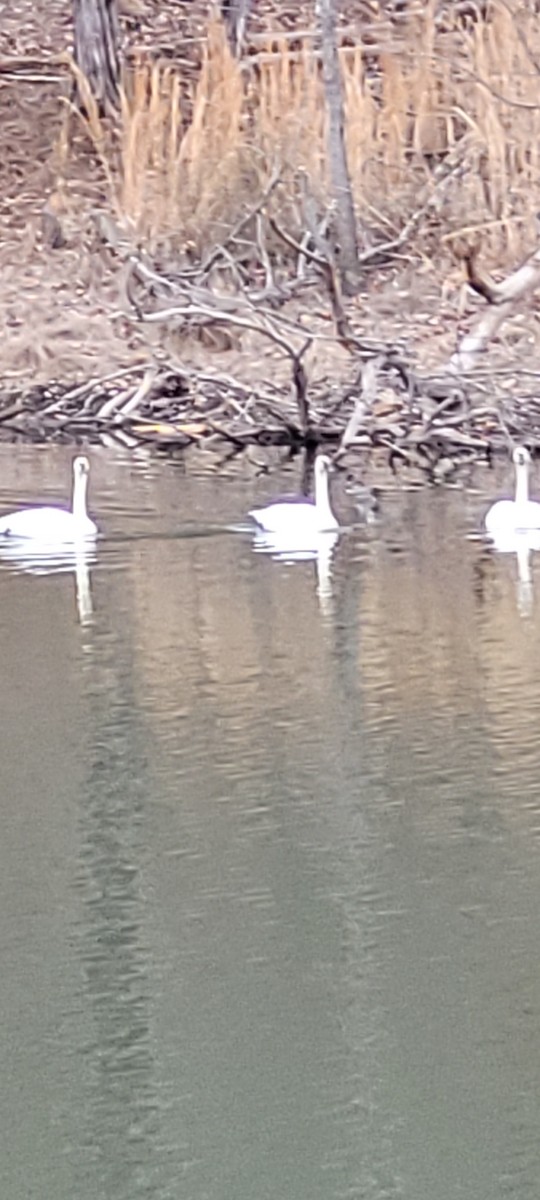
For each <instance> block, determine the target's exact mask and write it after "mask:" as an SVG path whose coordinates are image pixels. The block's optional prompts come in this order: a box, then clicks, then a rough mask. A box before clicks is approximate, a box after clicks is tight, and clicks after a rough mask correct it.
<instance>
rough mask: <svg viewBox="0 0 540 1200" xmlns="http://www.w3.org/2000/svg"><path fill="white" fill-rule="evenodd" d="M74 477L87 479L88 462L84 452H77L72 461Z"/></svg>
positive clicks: (88, 472)
mask: <svg viewBox="0 0 540 1200" xmlns="http://www.w3.org/2000/svg"><path fill="white" fill-rule="evenodd" d="M73 474H74V476H75V479H87V478H88V475H89V474H90V463H89V462H88V459H87V457H86V455H85V454H79V455H78V457H77V458H75V459H74V461H73Z"/></svg>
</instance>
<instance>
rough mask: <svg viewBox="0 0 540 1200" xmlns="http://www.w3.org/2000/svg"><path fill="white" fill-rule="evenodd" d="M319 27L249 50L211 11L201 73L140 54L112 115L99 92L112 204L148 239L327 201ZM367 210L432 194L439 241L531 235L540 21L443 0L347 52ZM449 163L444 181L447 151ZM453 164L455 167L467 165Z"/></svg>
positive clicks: (93, 130) (503, 241)
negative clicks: (446, 18)
mask: <svg viewBox="0 0 540 1200" xmlns="http://www.w3.org/2000/svg"><path fill="white" fill-rule="evenodd" d="M314 45H315V43H314V41H313V40H312V39H310V40H309V41H308V40H306V41H305V42H303V43H302V44H301V45H300V46H297V47H296V48H295V49H294V50H291V43H290V41H286V40H285V39H282V40H280V37H279V34H276V35H275V36H274V37H272V38H269V40H268V44H267V45H266V46H265V47H263V48H262V49H261V50H260V51H259V53H258V54H256V55H254V56H253V57H252V58H250V59H247V60H245V61H244V62H241V63H238V62H237V61H236V60H235V59H234V58H233V56H232V55H231V53H230V50H229V47H228V43H227V39H226V37H225V35H224V32H223V29H222V27H221V25H220V24H219V23H218V22H217V21H215V20H213V21H211V22H210V24H209V26H208V30H207V38H206V43H205V48H204V53H203V56H202V62H201V67H200V71H199V73H198V77H197V79H196V82H195V83H194V84H193V85H187V84H185V83H184V81H183V80H182V78H181V76H180V75H179V73H178V72H176V71H175V69H174V68H173V67H171V66H170V65H161V64H159V63H151V62H149V61H144V60H142V59H140V60H139V61H137V62H136V63H135V64H134V65H133V66H132V68H131V69H130V70H129V72H127V74H126V77H125V81H124V88H123V94H122V108H121V114H120V118H119V122H118V124H117V127H116V128H115V129H111V127H110V124H107V123H106V122H104V121H103V119H102V118H101V117H100V116H99V113H98V112H97V110H96V107H95V105H93V104H92V102H91V98H89V100H88V103H87V106H86V107H87V116H86V128H87V132H88V134H89V136H90V138H91V140H92V142H93V144H94V147H95V149H96V151H97V153H98V156H99V159H100V162H101V164H102V167H103V171H104V176H105V180H106V185H107V188H108V191H109V195H110V200H111V203H112V204H113V205H114V207H115V210H116V212H117V214H118V215H119V216H120V217H121V218H122V220H123V221H125V223H126V224H127V225H129V227H130V228H131V229H132V230H135V231H136V234H137V236H138V237H139V238H140V239H141V240H143V241H144V242H145V243H147V244H148V245H149V246H150V247H151V248H154V249H155V248H158V247H160V246H162V247H163V246H167V247H169V248H170V249H171V250H172V249H175V250H179V249H181V248H182V247H190V248H191V249H192V250H193V251H194V252H197V253H200V252H201V251H202V250H203V249H204V248H205V247H206V248H207V247H208V246H209V245H210V244H212V243H213V242H215V241H216V240H217V241H220V240H222V239H223V238H224V236H225V235H226V233H227V231H228V230H230V228H231V227H232V226H233V225H234V224H235V223H236V222H237V221H238V220H239V218H240V217H241V216H242V214H243V213H244V212H246V211H248V210H249V208H250V206H254V205H256V204H257V202H258V200H259V199H260V198H261V197H262V196H263V195H264V192H265V189H266V188H267V187H268V184H269V181H270V179H271V178H272V177H273V175H274V174H275V173H276V171H278V172H279V174H280V184H279V186H278V188H276V189H275V190H274V192H273V193H272V197H271V200H269V201H268V204H269V205H271V206H272V207H273V210H274V212H275V213H279V215H280V218H281V219H283V220H285V223H286V224H287V226H288V228H289V231H290V232H291V233H292V234H293V235H296V236H301V234H302V230H303V228H304V227H305V220H304V214H303V209H302V204H303V197H305V194H306V188H307V190H308V191H309V194H310V195H311V197H312V198H314V199H315V201H316V202H317V203H318V204H319V205H320V207H321V210H322V209H323V208H324V205H325V204H326V203H327V201H328V196H329V180H328V169H327V153H326V122H325V106H324V94H323V88H322V82H321V75H320V64H319V59H318V57H317V54H316V52H315V50H314ZM340 57H341V66H342V77H343V87H344V98H345V114H346V142H347V150H348V158H349V166H350V173H351V180H352V187H353V192H354V200H355V204H356V209H357V212H358V215H359V218H360V220H361V221H362V222H365V223H366V224H371V225H372V226H378V227H379V228H380V229H383V230H386V231H388V232H390V233H391V232H392V231H397V230H398V229H399V228H400V227H401V225H402V224H403V222H404V220H405V219H406V217H407V216H408V215H410V214H411V213H412V212H413V211H414V209H415V206H417V205H418V202H419V197H422V198H423V199H424V200H425V199H427V198H428V197H429V196H430V195H432V196H433V214H432V221H431V227H432V230H436V233H435V235H434V236H436V238H438V239H439V242H440V244H441V245H444V244H446V243H451V241H452V238H453V237H454V236H457V235H458V234H459V235H460V236H461V235H463V233H465V234H466V235H467V236H470V237H481V238H482V240H483V244H484V246H485V247H487V248H488V250H491V251H492V253H493V254H496V255H497V256H498V257H499V258H501V257H503V256H504V255H505V254H508V255H509V256H512V257H514V256H515V255H516V253H517V252H519V251H520V250H523V251H526V250H527V249H529V248H530V245H531V240H532V239H533V237H534V229H535V219H536V218H535V214H536V209H537V207H538V200H537V196H538V187H539V183H540V179H539V173H540V161H539V160H540V104H539V103H538V73H537V70H536V66H535V62H536V61H539V60H540V29H539V28H537V21H536V20H535V19H534V16H533V14H532V13H531V14H530V13H529V12H528V10H527V9H525V8H523V9H520V10H519V15H518V16H517V15H515V14H514V13H513V12H512V10H511V8H510V5H509V3H507V0H500V3H495V2H493V3H492V4H491V5H490V6H489V12H488V13H487V15H486V17H485V19H479V20H478V21H477V22H476V24H473V23H471V24H470V26H469V27H468V28H467V27H462V26H457V25H456V26H454V27H452V26H451V25H448V24H447V25H446V26H445V27H444V28H441V27H440V24H438V18H437V14H436V6H435V2H434V0H430V2H429V3H428V4H427V5H426V6H425V8H424V10H423V12H422V14H420V15H419V14H415V15H413V16H411V18H410V20H409V21H408V22H406V23H405V24H404V25H403V26H401V28H400V30H399V33H396V34H394V35H392V37H391V38H390V37H389V35H388V30H387V26H385V27H384V30H383V27H382V26H381V44H380V45H378V46H377V47H376V48H375V49H370V48H368V47H365V46H363V45H362V42H361V35H360V32H359V36H358V41H357V44H356V45H347V46H343V47H342V49H341V51H340ZM449 161H451V162H452V164H453V165H454V172H453V174H451V175H450V177H449V181H448V184H447V185H444V183H441V180H444V173H445V162H449ZM456 164H457V169H456ZM246 236H247V235H246Z"/></svg>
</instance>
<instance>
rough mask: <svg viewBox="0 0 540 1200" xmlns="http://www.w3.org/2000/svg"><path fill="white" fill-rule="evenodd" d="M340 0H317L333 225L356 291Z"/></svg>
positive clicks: (345, 274)
mask: <svg viewBox="0 0 540 1200" xmlns="http://www.w3.org/2000/svg"><path fill="white" fill-rule="evenodd" d="M337 3H338V0H317V17H318V22H319V34H320V39H321V54H322V68H323V82H324V91H325V97H326V110H327V116H328V157H329V160H330V177H331V181H332V192H333V198H334V204H335V214H334V226H335V230H336V235H337V241H338V243H339V257H338V258H337V262H336V266H337V267H338V270H339V274H340V278H341V285H342V287H343V290H344V292H349V293H351V292H354V291H355V290H356V287H357V284H358V274H359V268H358V249H357V244H356V218H355V214H354V204H353V198H352V190H351V180H350V176H349V168H348V165H347V153H346V150H345V136H344V123H345V122H344V112H343V95H342V89H341V74H340V69H339V57H338V48H337V36H336V7H337Z"/></svg>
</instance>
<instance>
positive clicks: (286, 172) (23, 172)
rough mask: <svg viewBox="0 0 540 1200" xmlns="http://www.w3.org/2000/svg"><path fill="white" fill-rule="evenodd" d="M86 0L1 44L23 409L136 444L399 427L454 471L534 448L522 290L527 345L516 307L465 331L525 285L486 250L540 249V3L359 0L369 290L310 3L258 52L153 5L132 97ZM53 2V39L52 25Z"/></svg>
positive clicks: (383, 438) (355, 137) (12, 401)
mask: <svg viewBox="0 0 540 1200" xmlns="http://www.w3.org/2000/svg"><path fill="white" fill-rule="evenodd" d="M66 7H67V6H66V5H63V4H61V3H60V2H58V3H57V4H54V3H53V4H51V5H49V4H47V5H45V0H42V2H41V4H33V5H30V2H29V0H21V2H20V3H19V5H18V6H17V7H16V10H14V13H13V16H12V17H11V18H10V20H11V25H12V28H13V38H12V45H11V47H9V53H8V55H7V56H6V57H5V59H4V60H3V61H0V138H1V143H0V161H1V162H2V166H1V167H0V197H1V201H2V208H1V210H0V229H1V230H2V240H3V246H2V252H1V253H2V283H1V285H0V315H1V316H3V324H4V327H5V330H6V333H5V335H4V350H3V356H2V357H3V374H4V410H3V412H2V413H1V414H0V422H1V423H2V425H3V427H4V429H6V430H7V429H11V430H13V431H14V432H16V431H21V430H23V429H25V430H28V429H31V431H32V434H33V436H37V435H45V436H66V434H68V433H70V434H73V433H77V434H80V433H81V432H82V433H85V434H88V433H91V432H99V431H100V429H102V428H103V427H104V426H105V424H107V427H109V428H110V427H111V424H112V425H114V428H115V429H116V431H117V433H119V434H120V433H121V434H122V436H123V437H124V438H128V439H129V438H131V437H134V438H141V437H143V436H144V437H146V438H148V439H157V440H159V441H160V442H161V443H162V444H165V445H180V446H182V445H186V444H192V442H194V441H195V442H197V443H198V444H200V443H208V442H212V441H213V440H215V437H216V433H219V434H220V435H221V436H223V437H225V438H226V439H227V441H228V443H229V445H230V446H231V447H233V448H240V447H241V446H243V445H245V443H246V441H250V440H265V439H266V440H268V439H270V440H272V439H274V440H280V441H292V442H293V443H294V444H297V445H299V444H301V443H302V441H305V440H306V439H307V440H308V441H310V440H311V441H318V440H321V439H327V438H331V439H332V440H333V441H334V442H335V443H339V442H340V441H341V440H342V437H343V432H344V430H345V429H346V428H347V429H348V431H349V436H348V439H347V440H348V445H349V447H351V448H353V447H358V446H361V447H369V446H371V445H372V444H379V445H383V446H387V447H388V448H389V450H391V452H392V453H393V454H394V455H397V457H398V458H399V460H400V461H403V462H417V461H419V462H425V463H426V464H427V465H428V466H429V468H430V470H432V471H435V473H436V474H437V473H439V474H440V475H442V476H444V475H445V474H446V472H447V470H452V469H453V465H454V463H455V461H456V456H457V457H458V458H459V457H460V456H466V455H468V454H478V453H479V452H483V451H487V450H488V449H489V447H490V446H491V445H492V444H493V442H495V443H497V441H499V442H503V441H505V440H508V439H511V438H512V437H515V436H519V437H520V438H522V437H524V436H526V437H528V438H529V440H530V442H531V444H532V445H534V444H535V443H536V440H537V429H536V413H537V405H536V399H535V392H536V379H537V377H538V373H539V372H540V363H539V362H538V359H537V328H536V326H537V323H536V320H535V316H534V312H532V311H529V312H528V313H526V314H525V315H524V314H523V311H519V310H522V309H523V294H522V295H520V296H519V298H518V299H519V304H516V298H515V297H514V298H513V300H512V303H511V304H510V306H509V307H507V309H505V313H504V315H505V317H509V318H510V319H509V320H508V321H507V322H506V324H505V326H504V329H503V330H502V336H503V337H504V338H505V341H504V342H503V341H499V342H498V343H496V342H495V341H494V340H492V339H493V338H494V334H495V332H496V330H497V328H498V327H499V326H500V325H501V321H500V319H498V320H494V321H493V322H492V332H490V333H489V336H487V337H484V338H483V340H482V337H480V338H477V339H476V350H475V356H474V358H473V359H472V360H471V359H467V361H466V362H465V360H464V359H463V358H462V357H461V358H460V354H459V353H457V354H456V353H455V351H456V350H459V349H460V339H461V338H462V337H463V335H464V334H465V333H466V332H467V331H468V327H469V326H470V325H471V323H472V324H473V325H474V323H475V321H476V322H477V321H478V316H476V317H474V315H473V316H472V318H469V317H467V318H465V307H464V306H465V303H466V301H467V303H468V302H469V298H470V299H471V305H472V307H474V306H476V308H478V306H480V305H484V307H485V303H486V301H487V302H488V303H489V304H491V305H493V304H497V303H499V302H500V299H497V295H496V289H495V291H493V289H492V291H491V293H490V292H489V287H488V288H487V290H486V289H484V290H483V291H482V287H481V286H480V285H479V283H478V281H479V279H480V277H481V275H482V267H481V265H480V264H484V265H485V266H486V267H487V268H489V269H490V270H498V271H499V272H501V271H503V272H504V273H508V272H509V271H510V270H512V269H513V268H515V267H516V266H517V265H519V261H520V259H523V258H526V257H529V256H531V255H533V254H534V251H535V249H536V237H537V214H536V207H537V201H536V196H537V195H538V182H539V179H538V177H539V166H540V149H539V148H540V137H539V133H540V104H539V102H538V77H539V72H540V30H539V29H538V21H537V17H536V15H535V12H534V9H533V6H532V4H530V5H529V4H528V3H526V2H525V0H521V2H520V0H489V3H488V4H486V5H484V7H483V8H482V9H481V8H480V7H478V8H477V7H476V6H474V5H472V4H471V5H469V6H464V5H450V6H447V8H446V9H445V8H444V7H441V6H440V5H435V4H434V3H433V2H432V3H428V4H427V5H423V6H421V8H419V6H416V7H415V6H414V5H413V4H412V3H411V5H410V8H409V9H408V10H405V11H404V13H403V15H402V16H401V17H400V18H399V20H398V18H397V17H394V18H392V19H390V17H389V15H388V11H387V10H385V9H384V7H382V6H380V7H379V8H377V7H376V6H375V5H373V6H372V7H371V9H370V10H369V11H370V14H371V15H370V19H369V21H368V17H367V12H368V9H367V5H366V6H364V8H362V9H361V12H360V16H358V13H359V11H360V6H358V5H356V6H355V5H352V6H351V5H349V6H348V7H346V6H343V9H344V11H343V13H342V27H341V34H340V64H341V71H342V80H343V88H344V99H345V115H346V144H347V155H348V162H349V170H350V175H351V180H352V190H353V199H354V205H355V211H356V215H357V221H358V233H359V243H360V245H359V265H360V275H361V287H360V289H359V291H358V294H357V295H356V296H355V297H353V298H351V299H347V300H346V299H344V298H343V297H342V296H341V293H340V288H339V281H338V276H337V272H336V253H337V248H336V245H335V230H334V225H333V217H332V206H331V204H330V202H329V195H330V193H329V180H328V165H327V164H328V160H327V153H326V142H325V120H326V118H325V103H324V91H323V82H322V76H321V63H320V55H319V52H318V46H317V40H316V37H315V36H314V31H315V24H314V16H313V12H312V6H311V5H310V4H307V3H306V4H304V5H302V6H301V7H300V6H299V7H298V10H297V23H296V26H295V28H294V29H292V30H291V28H290V25H291V22H290V21H289V22H280V19H279V18H280V5H279V4H276V5H275V12H273V13H272V12H269V11H268V10H267V8H265V7H264V6H263V5H261V6H260V8H259V9H258V16H257V20H256V21H254V22H253V23H252V28H251V31H250V36H248V38H247V44H246V48H245V53H244V55H243V57H242V58H240V59H235V58H234V56H233V55H232V53H231V51H230V48H229V44H228V42H227V38H226V36H225V33H224V30H223V29H222V27H221V25H220V23H219V21H218V20H217V19H216V18H214V17H212V16H211V15H210V16H209V17H206V5H201V4H197V3H195V2H194V0H193V2H192V3H191V4H189V5H186V6H185V17H184V24H183V26H182V29H181V30H180V33H179V31H178V28H177V26H178V7H177V6H175V5H173V4H171V5H168V4H167V3H166V2H165V0H164V2H163V3H161V4H160V5H159V12H158V11H157V8H156V6H155V5H152V4H151V3H150V0H137V6H136V8H135V6H134V5H133V4H132V5H131V9H130V13H129V14H128V15H127V16H124V34H125V45H124V71H123V84H122V93H121V102H120V109H119V112H118V114H117V116H116V117H115V116H111V115H107V116H104V115H103V113H102V111H101V110H100V108H99V107H98V104H97V102H96V100H95V98H94V97H93V95H92V92H91V90H90V88H89V85H88V83H87V82H86V81H85V79H84V77H83V76H82V75H81V74H80V73H79V72H78V70H77V68H76V67H75V66H74V64H73V61H72V60H71V59H70V58H69V56H68V55H67V53H66V51H67V49H68V48H69V41H68V38H69V25H68V24H67V21H66V19H65V15H66V14H65V9H66ZM281 7H283V6H281ZM255 9H256V10H257V5H255ZM45 10H47V14H48V17H47V19H48V26H47V30H48V35H49V38H50V40H49V43H48V44H46V45H43V43H42V42H41V39H40V40H39V46H38V44H37V39H36V38H34V42H35V43H36V44H33V41H32V39H31V38H30V36H29V34H28V30H29V29H30V28H31V22H32V20H34V21H35V20H36V12H37V17H38V18H39V15H40V13H41V15H42V17H43V15H44V14H45ZM51 10H52V11H51ZM21 14H22V15H21ZM25 14H26V16H25ZM355 14H356V16H355ZM162 18H163V21H164V22H165V30H166V34H165V35H164V34H163V28H164V26H163V21H162ZM25 21H26V24H25ZM187 21H190V22H191V24H190V25H188V24H187ZM263 25H266V28H263ZM25 30H26V32H27V35H28V36H27V38H26V44H25V40H24V36H23V35H24V31H25ZM173 35H174V37H175V40H174V42H173V40H172V39H173ZM180 35H181V36H180ZM179 39H180V40H179ZM165 51H167V53H165ZM74 72H75V74H76V76H77V82H78V86H79V91H80V94H81V95H82V96H83V99H84V112H80V111H78V110H77V109H76V108H75V107H74V105H73V103H72V102H71V101H70V99H69V96H70V88H71V82H72V80H73V73H74ZM70 81H71V82H70ZM466 270H468V272H469V278H470V280H471V282H472V283H473V286H475V287H476V291H477V293H478V294H480V293H481V294H482V297H483V299H482V300H478V301H476V302H475V301H474V300H473V299H472V293H471V292H469V293H468V294H467V293H466V291H465V279H466ZM533 274H534V272H533ZM535 286H536V284H535V281H533V280H532V276H531V286H530V288H528V289H526V290H525V296H527V295H528V294H529V293H530V292H532V290H533V288H534V287H535ZM516 309H518V311H516ZM499 336H501V335H500V334H499ZM480 351H481V352H482V366H481V368H480V366H479V354H480ZM452 355H453V357H452ZM374 358H376V361H377V367H378V375H377V378H376V383H375V384H374V377H373V374H372V375H371V376H370V380H369V387H368V388H367V389H366V387H365V386H364V388H363V386H362V380H363V379H364V375H363V369H364V366H365V364H366V363H367V362H369V361H370V360H372V359H374ZM464 366H466V367H467V372H464V370H463V367H464ZM471 366H474V371H472V372H471V371H470V370H469V368H470V367H471ZM120 371H121V372H122V375H121V376H119V375H118V374H117V372H120ZM127 372H129V374H127ZM105 376H106V377H107V378H106V380H105V381H103V377H105ZM111 377H113V378H111ZM89 379H90V380H91V382H90V383H89V382H88V380H89ZM118 379H120V380H121V382H120V383H118V382H117V381H118ZM364 383H365V379H364ZM31 384H32V388H30V385H31ZM367 393H369V396H368V398H367V399H366V396H367ZM352 418H353V423H352V426H351V419H352ZM352 427H354V436H350V431H351V428H352ZM539 441H540V439H539ZM441 463H442V465H441Z"/></svg>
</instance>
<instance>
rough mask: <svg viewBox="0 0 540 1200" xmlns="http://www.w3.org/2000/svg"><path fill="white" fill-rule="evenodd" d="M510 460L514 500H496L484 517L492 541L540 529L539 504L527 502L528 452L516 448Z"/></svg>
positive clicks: (523, 447)
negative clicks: (513, 475)
mask: <svg viewBox="0 0 540 1200" xmlns="http://www.w3.org/2000/svg"><path fill="white" fill-rule="evenodd" d="M512 460H513V462H514V466H515V468H516V495H515V499H514V500H497V502H496V503H495V504H492V505H491V508H490V509H488V511H487V513H486V516H485V526H486V529H487V532H488V533H489V535H490V537H492V538H494V539H498V538H500V536H501V535H504V534H510V533H516V532H518V531H524V530H526V529H540V504H539V503H538V501H536V500H529V467H530V464H531V456H530V454H529V451H528V450H526V449H525V446H516V448H515V450H514V453H513V455H512Z"/></svg>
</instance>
